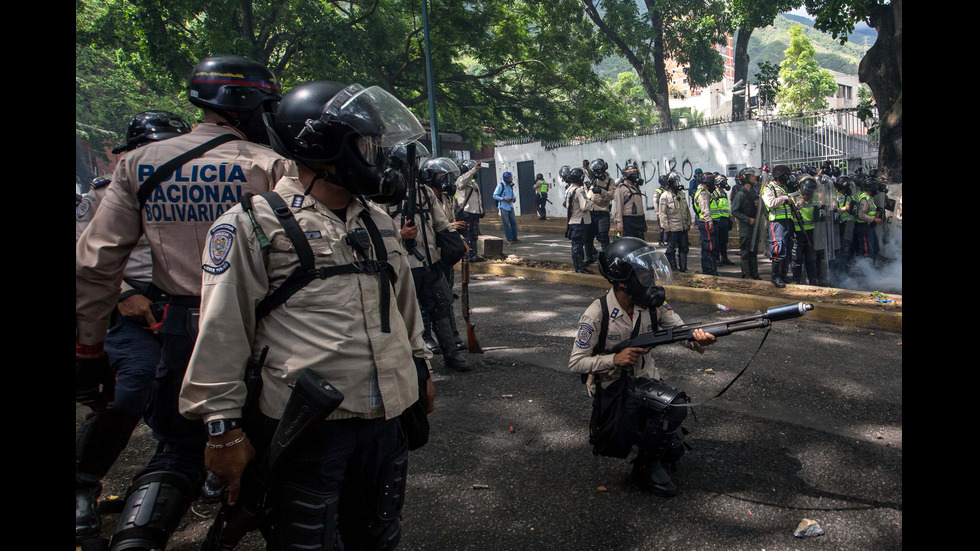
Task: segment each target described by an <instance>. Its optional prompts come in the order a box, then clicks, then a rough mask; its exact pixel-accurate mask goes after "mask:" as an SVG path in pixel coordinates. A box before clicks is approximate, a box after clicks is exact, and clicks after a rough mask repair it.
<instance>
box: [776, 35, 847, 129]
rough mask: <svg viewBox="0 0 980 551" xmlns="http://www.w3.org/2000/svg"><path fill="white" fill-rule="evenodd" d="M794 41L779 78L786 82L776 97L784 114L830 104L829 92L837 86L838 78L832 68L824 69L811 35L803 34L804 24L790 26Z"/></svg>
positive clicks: (824, 106) (780, 65) (787, 53)
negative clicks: (828, 99)
mask: <svg viewBox="0 0 980 551" xmlns="http://www.w3.org/2000/svg"><path fill="white" fill-rule="evenodd" d="M789 34H790V45H789V48H787V49H786V59H784V60H783V61H782V63H780V64H779V78H780V80H782V82H783V84H782V86H781V88H780V89H779V91H778V93H777V95H776V97H777V100H778V101H779V113H780V114H784V115H785V114H795V113H804V112H807V111H816V110H818V109H825V108H826V107H827V105H828V104H827V98H826V97H827V96H829V95H832V94H833V93H834V92H835V91H836V90H837V82H836V81H835V80H834V76H833V75H831V74H830V71H827V70H826V69H821V68H820V65H819V64H818V63H817V60H816V59H815V57H814V56H815V55H816V52H815V50H814V49H813V45H812V44H810V39H809V38H807V37H806V35H805V34H803V26H802V25H794V26H793V27H791V28H790V30H789Z"/></svg>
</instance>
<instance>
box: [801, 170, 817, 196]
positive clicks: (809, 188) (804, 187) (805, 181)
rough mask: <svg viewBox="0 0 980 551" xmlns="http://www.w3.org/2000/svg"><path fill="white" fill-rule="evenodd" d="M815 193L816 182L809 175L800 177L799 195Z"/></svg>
mask: <svg viewBox="0 0 980 551" xmlns="http://www.w3.org/2000/svg"><path fill="white" fill-rule="evenodd" d="M816 191H817V180H816V179H815V178H814V177H813V176H810V175H809V174H804V175H803V176H801V177H800V194H801V195H813V194H814V193H815V192H816Z"/></svg>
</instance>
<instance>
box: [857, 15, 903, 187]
mask: <svg viewBox="0 0 980 551" xmlns="http://www.w3.org/2000/svg"><path fill="white" fill-rule="evenodd" d="M868 25H869V26H871V27H873V28H875V29H876V30H877V31H878V39H877V40H876V41H875V43H874V45H873V46H872V47H871V48H870V49H869V50H868V52H867V53H866V54H865V56H864V58H863V59H862V60H861V65H860V66H859V68H858V77H859V79H860V81H861V82H863V83H865V84H867V85H868V87H869V88H871V93H872V94H874V98H875V105H877V107H878V119H879V121H880V123H879V132H878V136H879V137H878V175H879V176H884V177H886V178H888V181H889V182H893V183H896V184H899V183H901V182H902V0H892V1H891V4H888V5H884V6H882V5H874V6H872V8H871V13H870V15H869V17H868Z"/></svg>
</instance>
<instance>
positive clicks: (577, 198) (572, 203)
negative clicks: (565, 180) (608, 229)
mask: <svg viewBox="0 0 980 551" xmlns="http://www.w3.org/2000/svg"><path fill="white" fill-rule="evenodd" d="M565 208H567V209H568V223H569V224H591V223H592V213H591V211H592V200H591V199H590V198H589V194H588V193H587V192H586V191H585V188H584V187H582V185H581V184H572V185H570V186H568V190H566V191H565Z"/></svg>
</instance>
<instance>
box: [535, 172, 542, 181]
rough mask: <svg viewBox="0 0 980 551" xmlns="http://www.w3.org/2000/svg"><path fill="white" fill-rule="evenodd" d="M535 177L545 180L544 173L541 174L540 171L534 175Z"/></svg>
mask: <svg viewBox="0 0 980 551" xmlns="http://www.w3.org/2000/svg"><path fill="white" fill-rule="evenodd" d="M534 179H535V180H544V174H541V173H540V172H539V173H537V174H535V175H534Z"/></svg>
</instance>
